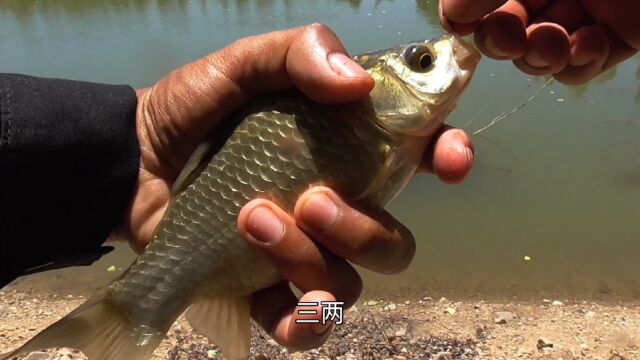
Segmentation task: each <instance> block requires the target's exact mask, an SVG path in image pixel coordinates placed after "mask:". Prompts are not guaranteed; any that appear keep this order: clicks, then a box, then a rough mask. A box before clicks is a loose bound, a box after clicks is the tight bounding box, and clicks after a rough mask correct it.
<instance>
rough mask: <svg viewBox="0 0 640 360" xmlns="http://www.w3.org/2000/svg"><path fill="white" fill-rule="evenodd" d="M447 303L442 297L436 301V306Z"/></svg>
mask: <svg viewBox="0 0 640 360" xmlns="http://www.w3.org/2000/svg"><path fill="white" fill-rule="evenodd" d="M448 301H449V300H447V298H446V297H444V296H443V297H441V298H440V300H438V304H444V303H446V302H448Z"/></svg>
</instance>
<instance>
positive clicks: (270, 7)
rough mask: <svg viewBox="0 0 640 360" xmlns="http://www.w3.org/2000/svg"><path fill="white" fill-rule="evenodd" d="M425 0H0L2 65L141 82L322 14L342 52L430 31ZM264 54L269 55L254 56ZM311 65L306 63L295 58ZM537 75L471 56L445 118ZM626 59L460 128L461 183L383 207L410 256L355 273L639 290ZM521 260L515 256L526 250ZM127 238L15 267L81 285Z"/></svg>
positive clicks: (580, 291) (636, 94)
mask: <svg viewBox="0 0 640 360" xmlns="http://www.w3.org/2000/svg"><path fill="white" fill-rule="evenodd" d="M436 6H437V5H436V1H431V2H429V1H409V0H404V1H401V0H398V1H384V0H377V1H373V0H351V1H345V0H342V1H340V0H298V1H293V0H255V1H250V0H228V1H225V0H216V1H198V0H192V1H160V0H156V1H144V0H128V1H127V0H112V1H95V0H57V1H53V0H45V1H32V0H31V1H30V0H5V1H2V2H0V24H2V26H0V54H1V55H0V71H3V72H18V73H26V74H31V75H39V76H48V77H60V78H70V79H78V80H88V81H97V82H107V83H125V84H130V85H132V86H134V87H144V86H149V85H151V84H153V82H154V81H156V80H157V79H159V78H160V77H161V76H163V75H164V74H166V73H167V72H169V71H170V70H172V69H174V68H176V67H178V66H180V65H181V64H184V63H187V62H190V61H192V60H195V59H197V58H199V57H201V56H204V55H206V54H208V53H210V52H212V51H215V50H216V49H219V48H221V47H223V46H225V45H226V44H228V43H230V42H232V41H233V40H235V39H238V38H241V37H244V36H248V35H252V34H257V33H264V32H268V31H272V30H277V29H283V28H290V27H294V26H300V25H304V24H308V23H312V22H318V21H319V22H323V23H325V24H327V25H329V26H331V27H332V28H333V29H334V30H335V31H336V33H337V34H338V35H339V36H340V38H341V39H342V40H343V42H344V44H345V45H346V47H347V48H348V49H349V51H350V52H351V53H353V54H355V53H359V52H365V51H370V50H373V49H377V48H383V47H387V46H391V45H394V44H397V43H403V42H408V41H411V40H416V39H423V38H429V37H432V36H436V35H438V34H439V33H441V32H442V30H441V28H440V27H439V25H438V22H437V11H436ZM264 56H268V54H264ZM309 71H313V69H309ZM544 82H545V79H539V78H537V79H531V78H528V77H527V76H525V75H523V74H521V73H519V72H518V71H517V70H515V69H514V67H513V66H512V65H511V64H510V63H508V62H495V61H489V60H486V59H485V60H484V62H483V63H482V65H481V67H480V68H479V70H478V73H477V75H476V78H475V80H474V82H473V83H472V86H471V87H470V89H469V91H468V93H467V96H466V97H465V98H464V100H463V101H462V102H461V104H460V105H459V106H458V109H457V110H456V111H455V113H454V114H453V115H452V116H451V118H450V121H449V123H451V124H453V125H456V126H461V127H464V128H465V129H466V130H468V131H470V132H472V131H474V130H476V129H478V128H480V127H482V126H483V125H485V124H486V123H488V122H489V121H490V120H491V119H492V118H493V117H495V116H497V115H499V114H500V113H502V112H503V111H505V110H508V109H510V108H514V107H516V106H518V105H519V104H521V103H522V101H523V100H524V99H526V98H527V97H528V96H530V95H531V94H532V93H533V92H534V91H535V90H537V89H538V88H540V86H542V84H543V83H544ZM639 84H640V60H638V58H635V59H633V60H631V61H629V62H627V63H626V64H625V65H624V66H621V67H619V68H618V69H617V70H614V71H610V72H608V73H607V74H605V75H603V76H602V77H601V78H599V79H597V80H596V81H593V82H592V83H591V84H590V85H589V86H583V87H573V88H572V87H565V86H562V85H558V84H552V85H551V86H549V87H547V88H546V89H545V90H543V91H542V92H541V94H540V96H539V97H538V98H536V99H535V100H534V101H533V102H531V103H530V104H528V105H527V106H526V107H525V108H523V109H522V110H520V111H518V112H517V113H516V114H514V115H513V116H512V117H511V118H509V119H507V120H505V121H503V122H501V123H499V124H498V125H496V126H494V127H492V128H491V129H489V130H487V131H485V132H484V133H482V134H481V135H480V136H475V137H474V139H473V140H474V143H475V150H476V156H477V164H476V167H475V169H474V171H473V173H472V175H471V176H470V178H469V179H468V181H467V182H466V183H464V184H463V185H460V186H455V187H453V186H446V185H443V184H441V183H439V182H438V181H437V180H436V179H435V178H434V177H426V176H422V177H418V178H416V179H415V181H413V182H412V183H411V185H410V186H409V188H408V189H407V190H406V191H405V192H404V193H403V194H402V195H401V196H400V197H399V198H398V199H397V200H396V201H395V202H394V203H393V204H392V206H391V209H390V210H391V211H392V212H393V213H394V214H396V215H397V217H398V218H400V219H401V220H402V221H403V222H405V223H406V224H407V225H408V227H409V228H410V229H412V230H413V231H414V233H415V236H416V238H417V240H418V252H417V254H416V259H415V261H414V263H413V265H412V266H411V268H410V269H409V270H408V271H406V272H405V273H403V274H401V275H397V276H393V277H388V276H384V277H383V276H377V275H372V274H369V273H366V272H365V276H366V287H367V289H369V290H370V291H373V292H376V291H377V292H384V293H385V294H386V295H388V294H392V293H394V292H397V291H400V290H407V289H409V290H415V291H431V292H437V291H440V290H450V291H453V292H455V293H458V294H462V295H465V294H479V295H482V296H491V295H498V296H503V295H509V296H511V295H519V296H525V295H526V294H532V293H538V294H549V293H555V294H557V293H558V292H561V293H563V294H574V295H576V296H587V295H589V296H590V295H594V294H596V295H598V294H621V295H623V296H627V297H637V296H639V295H640V280H638V279H640V267H639V266H638V255H639V251H640V241H639V240H640V221H638V219H639V218H640V216H639V215H640V156H639V154H640V147H639V145H638V144H639V141H640V111H639V110H640V107H639V102H640V85H639ZM525 256H528V257H530V258H531V260H530V261H525V260H524V257H525ZM130 260H131V254H130V253H129V252H128V250H127V247H126V246H120V247H119V249H118V252H117V253H116V254H114V255H110V256H109V257H107V258H106V259H104V260H103V261H101V262H100V263H98V264H97V265H96V266H94V267H93V268H92V270H90V271H87V270H85V269H69V270H65V271H62V272H54V273H48V274H44V275H43V276H39V277H36V278H33V279H27V280H23V282H22V285H23V286H26V287H32V286H38V287H42V286H45V285H46V286H49V287H51V288H54V289H57V288H59V287H64V288H65V289H69V288H74V289H79V288H82V287H83V286H84V287H87V286H90V287H94V286H98V285H99V284H102V283H104V282H105V281H107V279H108V278H110V277H112V276H114V275H115V274H117V273H118V271H116V272H114V273H108V272H107V271H106V268H107V267H108V266H110V265H111V264H116V265H117V267H126V263H127V261H130Z"/></svg>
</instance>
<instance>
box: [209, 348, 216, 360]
mask: <svg viewBox="0 0 640 360" xmlns="http://www.w3.org/2000/svg"><path fill="white" fill-rule="evenodd" d="M217 357H218V350H216V349H212V350H208V351H207V359H215V358H217Z"/></svg>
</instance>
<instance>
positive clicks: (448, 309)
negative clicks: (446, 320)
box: [445, 307, 456, 315]
mask: <svg viewBox="0 0 640 360" xmlns="http://www.w3.org/2000/svg"><path fill="white" fill-rule="evenodd" d="M445 312H446V313H447V314H449V315H455V314H456V309H455V308H452V307H448V308H447V309H446V310H445Z"/></svg>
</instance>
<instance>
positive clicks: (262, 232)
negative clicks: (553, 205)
mask: <svg viewBox="0 0 640 360" xmlns="http://www.w3.org/2000/svg"><path fill="white" fill-rule="evenodd" d="M345 53H346V52H345V50H344V48H343V46H342V44H341V43H340V41H339V40H338V39H337V37H336V36H335V34H333V32H331V30H329V29H328V28H326V27H324V26H322V25H312V26H309V27H305V28H299V29H294V30H290V31H283V32H277V33H271V34H267V35H261V36H256V37H252V38H247V39H243V40H240V41H237V42H236V43H234V44H232V45H230V46H229V47H227V48H225V49H223V50H220V51H218V52H216V53H214V54H212V55H210V56H208V57H205V58H203V59H201V60H198V61H196V62H194V63H192V64H189V65H186V66H184V67H182V68H180V69H177V70H176V71H174V72H172V73H171V74H170V75H168V76H167V77H166V78H164V79H162V80H160V81H159V82H158V83H157V84H156V85H154V86H153V87H151V88H149V89H145V90H141V91H140V92H139V110H138V134H139V139H140V142H141V149H142V161H141V169H140V175H139V185H138V190H137V193H136V195H135V198H134V201H133V203H132V206H131V212H130V215H129V217H128V218H127V221H126V222H125V225H124V227H123V228H124V232H125V233H126V234H128V236H127V237H128V238H129V239H130V241H131V242H132V243H133V244H134V247H135V248H136V249H137V250H138V251H142V250H143V249H144V248H145V247H146V245H147V244H148V243H149V242H150V241H151V239H152V236H153V232H154V229H155V228H156V226H157V225H158V222H159V221H160V219H161V217H162V215H163V213H164V212H165V209H166V206H167V204H168V203H169V200H170V189H171V187H172V185H173V182H174V181H175V179H176V177H177V176H178V174H179V173H180V170H181V169H182V167H183V166H184V164H185V162H186V161H187V159H188V157H189V155H190V154H191V152H193V150H194V149H195V148H196V146H197V145H198V144H199V143H200V142H201V141H202V140H203V138H204V137H205V136H206V135H207V134H209V133H210V132H211V131H212V130H213V131H215V127H216V125H219V123H220V122H221V121H223V119H224V118H225V116H226V115H228V114H230V113H231V112H233V111H234V110H236V108H238V107H239V106H241V105H242V104H244V103H246V102H248V101H249V100H250V99H251V98H254V97H256V96H258V95H259V94H263V93H267V92H273V91H279V90H284V89H289V88H293V87H294V86H295V87H297V88H298V89H300V90H301V91H302V92H304V93H305V94H306V95H307V96H309V97H310V98H312V99H314V100H315V101H317V102H321V103H338V102H349V101H353V100H356V99H359V98H362V97H365V96H366V95H367V94H368V93H369V92H370V91H371V89H372V87H373V79H372V78H371V77H370V76H369V75H368V74H367V73H366V72H365V71H364V70H363V69H362V68H361V67H360V66H359V65H357V64H356V63H355V62H353V61H352V60H350V59H349V58H348V57H347V56H345V55H344V54H345ZM436 138H437V140H436V141H434V145H433V146H431V147H430V150H429V151H428V152H427V154H425V157H424V159H425V160H424V163H423V169H422V170H425V171H429V172H434V173H435V174H437V175H438V176H439V177H440V178H441V179H442V180H443V181H445V182H448V183H457V182H460V181H461V180H462V179H463V178H464V177H465V176H466V174H467V173H468V171H469V170H470V168H471V165H472V162H473V153H472V150H471V143H470V140H469V138H468V137H467V136H466V134H465V133H464V132H463V131H461V130H455V129H444V128H443V129H442V130H441V131H439V132H438V133H437V136H436ZM309 205H311V206H309ZM250 214H252V215H257V216H251V215H250ZM238 225H239V229H240V233H241V234H242V235H243V237H245V238H246V239H248V242H249V244H250V245H251V246H252V247H254V248H256V249H258V250H259V251H260V252H262V253H263V254H264V255H265V256H267V257H268V258H269V259H270V260H271V261H272V262H273V264H274V265H275V267H276V268H277V269H278V271H279V272H280V273H281V274H282V275H283V276H284V277H285V278H286V279H287V280H290V281H291V282H293V283H294V284H295V285H296V286H297V287H298V288H300V289H302V290H304V291H312V290H324V291H326V292H324V291H314V292H312V293H310V294H308V295H306V296H305V300H308V301H321V300H332V299H333V297H332V296H335V297H337V298H338V299H340V300H341V301H345V302H346V303H347V304H353V303H354V302H355V300H356V299H357V297H358V296H359V293H360V290H361V280H360V278H359V277H358V274H357V273H356V272H355V270H354V269H353V268H352V267H351V265H349V263H348V262H347V260H348V261H351V262H353V263H355V264H359V265H362V266H364V267H367V268H370V269H372V270H375V271H379V272H384V273H391V272H397V271H400V270H402V269H404V268H405V267H406V266H407V265H408V264H409V262H410V261H411V259H412V257H413V253H414V248H415V244H414V242H413V238H412V237H411V234H410V233H409V231H408V230H406V229H405V228H404V226H402V225H401V224H399V223H398V222H397V221H396V220H394V219H393V218H392V217H391V216H390V215H389V214H387V213H384V214H383V215H381V216H380V215H376V216H373V215H371V214H367V213H366V212H363V211H360V210H358V209H356V208H354V207H351V206H350V205H349V204H348V203H347V202H345V201H344V200H342V199H341V198H340V196H339V195H337V194H336V193H335V192H333V191H332V190H331V189H329V188H325V187H320V188H313V189H311V190H310V191H308V192H306V193H305V194H303V195H302V196H301V197H300V199H299V201H298V203H297V206H296V211H295V216H291V215H289V214H288V213H287V212H285V211H283V210H281V209H280V208H278V207H277V206H276V205H275V204H273V203H271V202H268V201H266V200H256V201H253V202H251V203H249V204H248V205H247V206H245V207H244V209H243V211H242V212H241V214H240V216H239V222H238ZM283 229H284V230H283ZM318 244H321V246H319V245H318ZM325 248H326V249H328V250H329V251H331V253H329V252H328V251H326V250H325ZM292 249H296V251H295V252H293V251H292ZM253 301H254V303H253V309H252V315H253V316H254V318H255V319H257V321H258V322H259V323H260V324H261V325H262V326H263V327H264V328H265V329H267V330H269V331H271V333H272V335H274V337H275V338H276V340H277V341H279V342H280V343H282V344H284V345H286V346H288V347H290V348H295V349H306V348H311V347H316V346H318V345H320V344H321V343H322V342H323V341H324V340H325V339H326V337H327V336H328V333H329V331H323V330H326V328H324V329H321V330H320V331H319V330H318V329H317V328H315V327H313V326H311V325H309V324H296V323H295V321H294V320H295V319H294V317H295V316H293V314H295V312H294V309H295V305H296V303H297V301H298V299H297V298H296V297H295V296H294V295H293V293H292V292H291V290H290V289H289V287H288V286H287V285H286V284H284V283H283V284H281V285H277V286H274V287H271V288H268V289H266V290H263V291H260V292H258V293H256V295H254V297H253Z"/></svg>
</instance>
